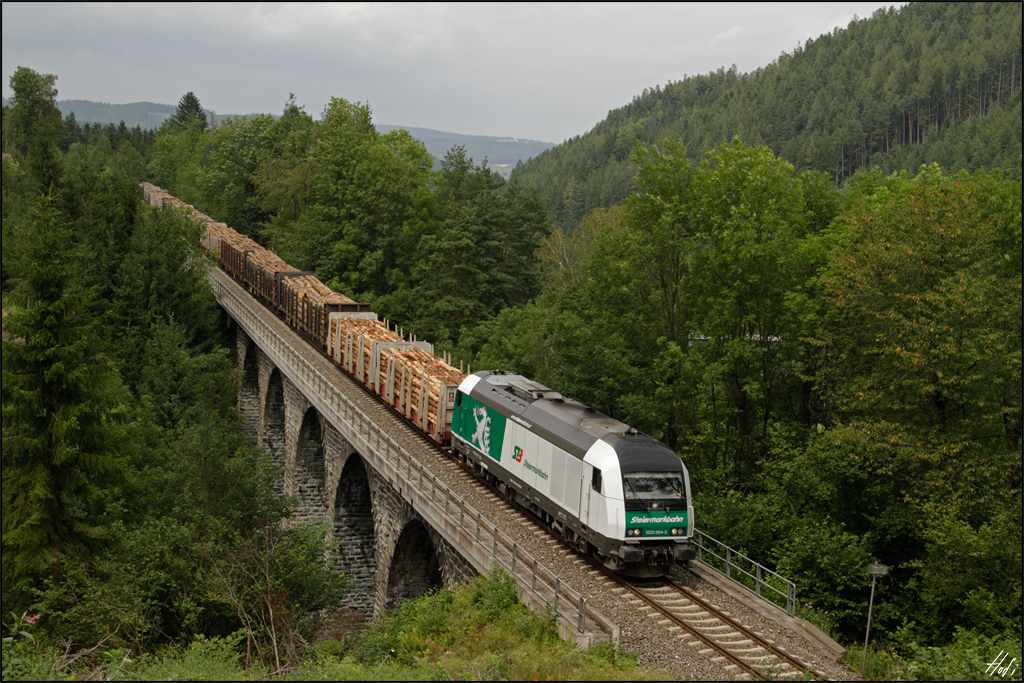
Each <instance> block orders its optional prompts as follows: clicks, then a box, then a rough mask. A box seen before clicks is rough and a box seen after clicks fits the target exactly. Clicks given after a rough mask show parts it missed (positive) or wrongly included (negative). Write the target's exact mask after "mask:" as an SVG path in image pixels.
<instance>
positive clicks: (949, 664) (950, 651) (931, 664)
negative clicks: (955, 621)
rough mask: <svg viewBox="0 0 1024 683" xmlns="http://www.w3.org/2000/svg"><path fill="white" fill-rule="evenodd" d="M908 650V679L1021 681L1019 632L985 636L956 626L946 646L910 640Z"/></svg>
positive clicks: (905, 669) (906, 668) (906, 664)
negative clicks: (929, 645)
mask: <svg viewBox="0 0 1024 683" xmlns="http://www.w3.org/2000/svg"><path fill="white" fill-rule="evenodd" d="M907 649H908V650H909V653H908V655H907V657H906V660H905V662H904V666H903V671H902V673H903V675H904V676H905V678H906V680H909V681H1019V680H1021V660H1020V653H1021V639H1020V631H1017V632H1016V634H1013V635H1011V634H1010V633H1006V634H1001V635H996V636H985V635H981V634H978V633H975V632H972V631H969V630H967V629H964V628H960V627H957V629H956V636H955V637H954V638H953V640H952V642H950V643H949V644H948V645H946V646H943V647H923V646H921V645H918V644H917V643H915V642H910V643H909V644H908V645H907ZM1004 654H1005V657H1002V656H1001V655H1004ZM1004 667H1005V670H1002V671H1001V669H1003V668H1004Z"/></svg>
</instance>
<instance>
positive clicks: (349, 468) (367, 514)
mask: <svg viewBox="0 0 1024 683" xmlns="http://www.w3.org/2000/svg"><path fill="white" fill-rule="evenodd" d="M333 530H334V537H335V540H336V541H337V544H338V545H337V550H336V563H337V567H338V569H340V570H341V571H343V572H345V573H346V574H348V575H349V578H350V581H351V583H350V584H349V594H348V596H347V598H346V603H347V604H348V606H350V607H351V608H353V609H355V610H356V611H359V612H362V613H363V614H365V615H367V616H372V615H373V595H374V574H375V573H376V570H375V565H374V548H375V540H376V533H375V527H374V522H373V498H372V494H371V490H370V477H369V474H368V473H367V466H366V463H365V462H364V461H363V459H362V457H360V456H359V455H357V454H352V455H350V456H349V457H348V459H347V460H346V461H345V465H344V467H343V468H342V470H341V475H340V476H339V477H338V486H337V489H336V490H335V493H334V526H333Z"/></svg>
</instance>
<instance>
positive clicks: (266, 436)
mask: <svg viewBox="0 0 1024 683" xmlns="http://www.w3.org/2000/svg"><path fill="white" fill-rule="evenodd" d="M285 438H286V432H285V402H284V377H283V376H282V375H281V371H280V370H278V369H277V368H273V370H271V372H270V377H268V378H267V391H266V397H265V398H264V401H263V440H264V443H266V445H267V450H268V451H270V461H271V462H272V463H274V466H275V467H284V465H285V443H286V441H285ZM274 491H275V492H276V493H277V494H279V495H280V494H282V493H283V492H284V479H283V477H279V478H278V479H276V480H275V481H274Z"/></svg>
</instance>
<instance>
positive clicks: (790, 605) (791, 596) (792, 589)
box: [693, 529, 796, 617]
mask: <svg viewBox="0 0 1024 683" xmlns="http://www.w3.org/2000/svg"><path fill="white" fill-rule="evenodd" d="M693 531H694V535H696V536H697V559H698V560H700V561H701V562H703V561H704V553H705V552H706V553H707V554H708V555H711V556H712V557H714V558H716V559H718V560H720V561H721V562H723V563H724V564H725V576H726V577H727V578H729V579H732V580H733V581H736V580H735V579H733V572H739V573H740V574H742V575H743V576H747V577H749V578H751V579H753V581H754V590H750V588H749V587H748V586H746V585H745V584H744V583H743V582H741V581H736V583H738V584H739V585H741V586H743V587H744V588H746V589H747V590H748V591H750V592H752V593H754V594H755V595H756V596H757V597H759V598H761V599H762V600H769V599H770V600H771V602H773V603H774V602H775V601H776V599H775V598H774V597H773V596H772V595H771V594H769V595H767V596H765V595H762V591H763V589H765V588H767V589H768V590H770V591H772V592H773V593H776V594H778V595H779V596H780V597H781V598H783V599H784V600H785V603H786V613H787V614H789V616H791V617H792V616H794V615H795V614H796V584H795V583H793V582H792V581H790V580H789V579H787V578H786V577H784V576H782V575H780V574H777V573H776V572H773V571H772V570H771V569H768V568H767V567H765V566H764V565H761V564H759V563H757V562H755V561H754V560H752V559H750V558H749V557H747V556H746V555H744V554H743V553H741V552H738V551H736V550H734V549H732V548H730V547H729V546H727V545H726V544H724V543H722V542H721V541H719V540H717V539H715V538H712V537H711V536H708V535H707V534H706V533H704V532H703V531H701V530H700V529H694V530H693ZM705 539H706V540H708V541H712V542H713V543H715V544H716V545H717V546H719V547H720V548H724V549H725V550H724V552H725V557H722V556H721V555H719V554H718V553H716V552H715V551H714V550H711V549H710V548H705V547H704V542H705ZM737 557H739V558H743V559H744V560H746V561H747V562H749V563H750V566H752V567H753V568H754V573H753V574H751V573H750V572H748V571H746V570H745V569H743V567H739V566H737V565H736V564H735V563H734V559H733V558H737ZM708 566H709V567H711V568H712V569H715V570H716V571H718V568H717V567H715V566H714V565H712V564H709V565H708ZM765 574H767V575H768V576H772V577H774V578H776V579H778V580H779V581H781V582H782V583H784V584H785V586H786V592H785V593H783V592H782V591H780V590H779V589H778V588H776V587H775V586H773V585H771V584H770V583H768V582H767V581H766V580H764V575H765ZM780 606H781V605H780Z"/></svg>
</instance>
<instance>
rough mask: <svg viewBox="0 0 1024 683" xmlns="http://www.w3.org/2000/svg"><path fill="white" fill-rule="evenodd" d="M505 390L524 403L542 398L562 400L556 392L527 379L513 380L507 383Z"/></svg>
mask: <svg viewBox="0 0 1024 683" xmlns="http://www.w3.org/2000/svg"><path fill="white" fill-rule="evenodd" d="M505 390H506V391H510V392H512V393H513V394H515V395H516V396H518V397H519V398H521V399H523V400H525V401H536V400H538V399H542V398H547V399H551V400H560V399H561V398H562V395H561V394H560V393H558V392H557V391H552V390H551V389H549V388H548V387H546V386H544V385H543V384H541V383H540V382H534V381H531V380H528V379H521V380H513V381H511V382H509V383H508V386H507V387H505Z"/></svg>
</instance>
